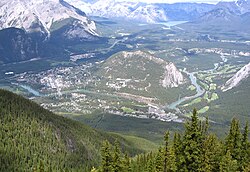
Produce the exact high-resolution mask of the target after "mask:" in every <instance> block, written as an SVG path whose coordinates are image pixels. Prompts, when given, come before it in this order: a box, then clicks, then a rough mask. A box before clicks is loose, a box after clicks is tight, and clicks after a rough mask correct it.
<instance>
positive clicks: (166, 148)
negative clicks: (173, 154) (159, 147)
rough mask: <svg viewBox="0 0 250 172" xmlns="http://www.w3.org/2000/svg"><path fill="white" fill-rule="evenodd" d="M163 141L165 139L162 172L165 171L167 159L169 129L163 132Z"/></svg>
mask: <svg viewBox="0 0 250 172" xmlns="http://www.w3.org/2000/svg"><path fill="white" fill-rule="evenodd" d="M164 141H165V147H164V148H165V151H164V168H163V170H164V172H167V165H168V164H167V161H168V151H169V150H168V145H169V131H167V132H166V133H165V136H164Z"/></svg>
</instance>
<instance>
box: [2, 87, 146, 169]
mask: <svg viewBox="0 0 250 172" xmlns="http://www.w3.org/2000/svg"><path fill="white" fill-rule="evenodd" d="M116 139H117V140H118V141H119V142H120V143H121V144H122V147H123V149H126V150H127V151H128V152H129V153H130V154H131V155H133V154H137V153H142V152H143V150H142V149H141V148H138V146H137V147H136V146H134V143H133V142H132V141H131V140H128V139H127V140H126V139H125V138H124V137H122V136H120V135H116V134H108V133H104V132H100V131H96V130H94V129H91V128H90V127H87V126H85V125H83V124H81V123H79V122H76V121H73V120H70V119H67V118H63V117H60V116H57V115H55V114H53V113H51V112H50V111H48V110H45V109H43V108H42V107H40V106H39V105H37V104H36V103H34V102H32V101H30V100H27V99H24V98H22V97H21V96H18V95H15V94H13V93H11V92H8V91H4V90H0V171H4V172H8V171H43V170H44V171H61V170H63V171H65V170H69V171H75V170H80V171H89V169H90V168H91V167H92V166H97V165H98V164H99V163H100V161H101V159H100V147H101V144H102V142H103V140H109V142H111V143H113V142H114V141H115V140H116Z"/></svg>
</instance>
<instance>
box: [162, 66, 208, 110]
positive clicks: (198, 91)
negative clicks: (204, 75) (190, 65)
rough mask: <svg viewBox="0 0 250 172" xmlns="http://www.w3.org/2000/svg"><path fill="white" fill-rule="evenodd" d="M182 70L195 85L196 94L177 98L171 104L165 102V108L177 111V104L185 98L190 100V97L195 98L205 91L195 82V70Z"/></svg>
mask: <svg viewBox="0 0 250 172" xmlns="http://www.w3.org/2000/svg"><path fill="white" fill-rule="evenodd" d="M183 72H184V73H186V74H187V75H188V76H189V78H190V80H191V83H192V85H194V86H195V88H196V94H195V95H193V96H188V97H183V98H179V99H178V100H177V101H175V102H173V103H171V104H167V105H166V106H165V108H167V109H172V110H176V111H177V112H180V109H179V108H178V107H177V106H179V105H180V104H181V103H183V102H185V101H187V100H191V99H195V98H197V97H200V96H201V95H202V94H204V93H205V90H204V89H203V88H202V87H201V86H200V85H199V84H198V83H197V78H196V76H195V74H196V72H192V73H189V72H187V71H186V70H183Z"/></svg>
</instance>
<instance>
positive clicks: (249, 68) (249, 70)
mask: <svg viewBox="0 0 250 172" xmlns="http://www.w3.org/2000/svg"><path fill="white" fill-rule="evenodd" d="M249 76H250V63H249V64H247V65H245V66H244V67H243V68H241V69H240V70H239V71H238V72H237V73H236V74H235V75H234V76H233V77H232V78H230V79H229V80H228V81H227V82H226V84H225V85H224V86H223V87H222V88H221V89H222V91H228V90H230V89H232V88H234V87H237V86H238V85H239V84H240V83H241V82H242V81H243V80H245V79H246V78H248V77H249Z"/></svg>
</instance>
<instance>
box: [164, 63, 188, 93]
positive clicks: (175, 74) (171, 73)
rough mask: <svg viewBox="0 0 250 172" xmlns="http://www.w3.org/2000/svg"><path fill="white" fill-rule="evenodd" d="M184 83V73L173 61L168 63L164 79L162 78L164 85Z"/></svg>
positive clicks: (176, 85)
mask: <svg viewBox="0 0 250 172" xmlns="http://www.w3.org/2000/svg"><path fill="white" fill-rule="evenodd" d="M183 83H184V77H183V75H182V73H181V72H180V71H179V70H178V69H177V68H176V66H175V65H174V64H173V63H168V64H167V65H166V66H165V74H164V79H163V80H162V86H163V87H166V88H167V87H170V88H172V87H178V86H179V85H181V84H183Z"/></svg>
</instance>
